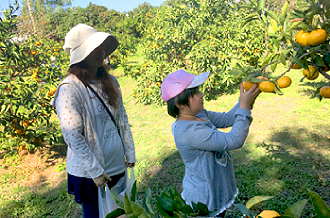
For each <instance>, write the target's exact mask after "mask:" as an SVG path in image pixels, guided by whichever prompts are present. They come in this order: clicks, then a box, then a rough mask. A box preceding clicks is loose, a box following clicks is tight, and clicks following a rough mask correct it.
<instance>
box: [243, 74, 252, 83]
mask: <svg viewBox="0 0 330 218" xmlns="http://www.w3.org/2000/svg"><path fill="white" fill-rule="evenodd" d="M250 80H251V75H248V76H246V77H244V78H243V81H244V82H247V81H250Z"/></svg>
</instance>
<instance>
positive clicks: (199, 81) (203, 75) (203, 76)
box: [187, 72, 210, 89]
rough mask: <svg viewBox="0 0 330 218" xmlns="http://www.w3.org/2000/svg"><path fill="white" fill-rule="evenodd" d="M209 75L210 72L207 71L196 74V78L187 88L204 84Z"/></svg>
mask: <svg viewBox="0 0 330 218" xmlns="http://www.w3.org/2000/svg"><path fill="white" fill-rule="evenodd" d="M209 75H210V72H205V73H201V74H199V75H197V76H195V78H194V79H193V80H192V81H191V83H190V84H189V85H188V87H187V89H190V88H194V87H197V86H200V85H202V84H203V83H204V82H205V80H206V79H207V78H208V77H209Z"/></svg>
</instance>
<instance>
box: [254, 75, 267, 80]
mask: <svg viewBox="0 0 330 218" xmlns="http://www.w3.org/2000/svg"><path fill="white" fill-rule="evenodd" d="M257 78H258V79H262V80H268V78H266V77H263V76H258V77H257Z"/></svg>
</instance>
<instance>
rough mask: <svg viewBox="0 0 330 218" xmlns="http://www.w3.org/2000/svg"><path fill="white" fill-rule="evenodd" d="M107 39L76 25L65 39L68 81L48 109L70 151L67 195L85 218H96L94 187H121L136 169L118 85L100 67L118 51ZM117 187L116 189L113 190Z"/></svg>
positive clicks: (61, 87) (88, 28) (64, 47)
mask: <svg viewBox="0 0 330 218" xmlns="http://www.w3.org/2000/svg"><path fill="white" fill-rule="evenodd" d="M117 46H118V41H117V40H116V38H115V37H113V36H112V35H111V34H108V33H104V32H98V31H96V30H95V29H94V28H93V27H91V26H88V25H85V24H78V25H77V26H75V27H73V28H72V29H71V30H70V31H69V32H68V33H67V35H66V37H65V44H64V46H63V49H64V50H65V51H66V52H67V53H68V54H69V55H70V65H69V70H68V71H69V75H68V76H67V77H66V78H65V79H64V80H63V81H62V82H61V83H60V84H59V86H58V88H57V90H56V92H55V96H54V100H53V102H52V104H53V105H54V106H55V108H56V110H57V114H58V117H59V120H60V125H61V129H62V132H63V137H64V140H65V142H66V144H67V145H68V150H67V172H68V191H69V193H70V194H74V195H75V200H76V202H77V203H80V204H82V209H83V216H84V217H99V214H98V213H99V212H98V187H104V186H105V183H107V185H108V186H109V188H111V187H113V186H114V185H116V184H117V183H119V182H118V181H121V182H122V186H121V188H120V189H121V190H117V191H118V192H121V191H122V190H124V189H125V187H124V186H125V182H124V181H125V172H126V167H133V166H134V164H135V161H136V159H135V147H134V142H133V137H132V133H131V130H130V127H129V124H128V118H127V114H126V111H125V108H124V105H123V100H122V97H121V91H120V87H119V84H118V82H117V80H116V78H115V77H114V76H111V75H110V74H108V72H107V71H106V69H105V67H104V66H103V60H104V58H105V57H106V56H108V55H110V54H111V53H112V52H113V51H115V50H116V48H117ZM116 186H118V184H117V185H116Z"/></svg>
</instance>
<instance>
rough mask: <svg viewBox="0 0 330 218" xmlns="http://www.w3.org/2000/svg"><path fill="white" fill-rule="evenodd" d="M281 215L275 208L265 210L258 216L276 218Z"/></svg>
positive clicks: (259, 217) (258, 217)
mask: <svg viewBox="0 0 330 218" xmlns="http://www.w3.org/2000/svg"><path fill="white" fill-rule="evenodd" d="M278 216H281V215H280V214H279V213H277V212H276V211H275V210H264V211H262V212H261V213H260V214H259V215H257V218H261V217H262V218H274V217H278Z"/></svg>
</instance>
